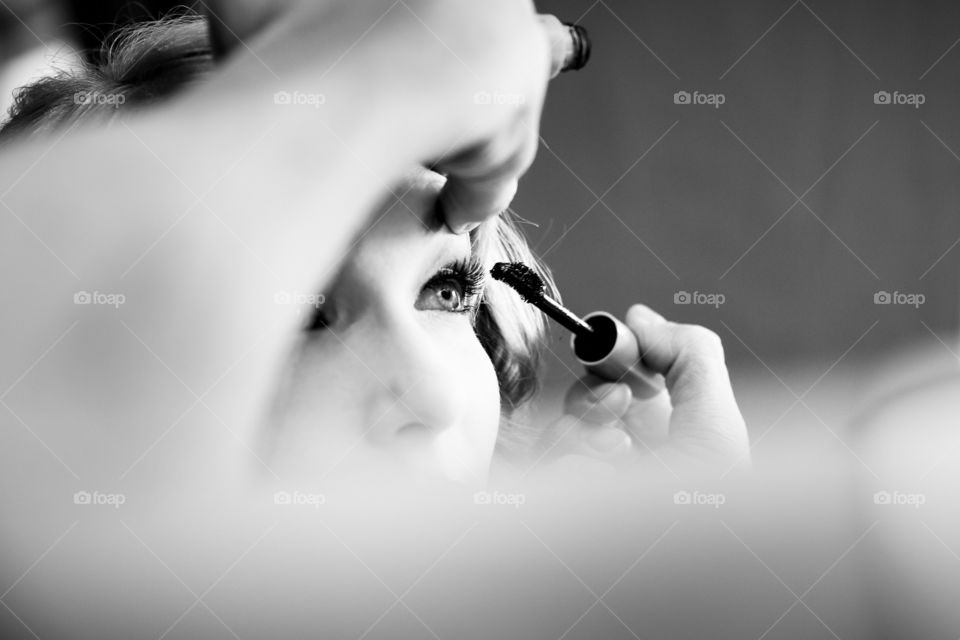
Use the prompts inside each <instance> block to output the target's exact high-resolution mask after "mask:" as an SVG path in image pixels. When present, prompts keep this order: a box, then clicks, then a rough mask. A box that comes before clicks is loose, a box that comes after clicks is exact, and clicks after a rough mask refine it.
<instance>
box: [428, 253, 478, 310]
mask: <svg viewBox="0 0 960 640" xmlns="http://www.w3.org/2000/svg"><path fill="white" fill-rule="evenodd" d="M485 278H486V270H485V269H484V268H483V265H482V264H481V263H480V261H479V260H477V259H476V258H470V259H469V260H458V261H457V262H454V263H452V264H449V265H447V266H445V267H442V268H441V269H440V270H439V271H437V273H436V274H435V275H434V276H433V277H432V278H430V279H429V280H428V281H427V282H426V284H424V285H423V287H422V288H423V289H427V288H429V287H437V286H440V285H442V284H443V283H444V282H448V281H450V280H453V281H454V282H456V283H457V284H459V285H460V288H461V289H462V291H463V309H462V310H461V311H456V312H454V313H473V312H475V311H476V309H477V306H478V305H479V303H480V300H479V298H480V296H481V294H482V293H483V284H484V280H485Z"/></svg>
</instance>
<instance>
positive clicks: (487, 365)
mask: <svg viewBox="0 0 960 640" xmlns="http://www.w3.org/2000/svg"><path fill="white" fill-rule="evenodd" d="M459 341H460V343H461V353H463V371H464V380H465V384H467V385H469V386H468V394H467V395H468V397H469V398H471V400H470V404H471V405H472V406H471V411H470V412H469V413H468V415H467V416H466V420H468V421H469V422H470V425H469V428H470V429H471V431H472V432H473V433H475V434H477V438H478V440H479V441H480V444H481V446H483V447H484V450H485V451H488V452H489V453H490V456H491V457H492V455H493V447H494V445H495V444H496V440H497V432H498V430H499V427H500V385H499V383H498V382H497V372H496V370H495V369H494V367H493V362H491V361H490V358H489V356H487V352H486V351H484V349H483V347H482V346H481V345H480V341H479V340H478V339H477V337H476V336H475V335H474V334H473V332H472V331H471V332H470V334H469V336H463V337H461V338H459Z"/></svg>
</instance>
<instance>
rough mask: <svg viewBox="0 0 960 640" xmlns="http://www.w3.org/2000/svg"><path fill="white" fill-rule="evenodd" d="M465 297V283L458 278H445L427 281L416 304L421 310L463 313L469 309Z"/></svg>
mask: <svg viewBox="0 0 960 640" xmlns="http://www.w3.org/2000/svg"><path fill="white" fill-rule="evenodd" d="M464 298H465V296H464V291H463V285H461V284H460V283H459V282H457V281H456V280H449V279H445V280H442V281H440V282H435V283H427V285H426V286H425V287H424V288H423V290H422V291H420V296H419V297H418V298H417V303H416V305H414V306H415V307H416V308H417V309H419V310H420V311H447V312H450V313H463V312H464V311H469V307H467V306H466V301H465V300H464Z"/></svg>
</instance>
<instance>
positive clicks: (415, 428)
mask: <svg viewBox="0 0 960 640" xmlns="http://www.w3.org/2000/svg"><path fill="white" fill-rule="evenodd" d="M435 435H436V434H435V433H434V432H433V429H431V428H430V427H428V426H427V425H425V424H423V423H421V422H411V423H409V424H405V425H403V426H402V427H400V428H399V429H397V439H399V440H400V441H401V442H404V443H406V444H411V445H416V444H426V443H427V442H429V441H431V440H432V439H433V437H434V436H435Z"/></svg>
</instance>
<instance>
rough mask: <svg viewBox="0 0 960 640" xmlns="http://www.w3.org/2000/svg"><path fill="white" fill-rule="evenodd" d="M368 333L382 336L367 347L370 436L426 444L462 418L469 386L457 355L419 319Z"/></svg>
mask: <svg viewBox="0 0 960 640" xmlns="http://www.w3.org/2000/svg"><path fill="white" fill-rule="evenodd" d="M368 335H375V336H377V338H376V339H375V340H374V341H372V342H371V343H370V344H368V345H367V348H366V349H365V351H366V352H367V354H368V355H367V359H368V361H369V362H370V374H371V377H373V380H371V384H370V387H369V388H370V390H371V392H370V396H369V403H368V417H369V422H368V424H370V425H372V426H371V428H370V431H369V433H368V435H369V436H370V437H371V439H373V440H376V441H378V442H380V443H391V442H394V441H400V442H403V443H405V444H420V443H427V442H430V441H433V440H435V439H436V438H437V437H438V436H439V435H440V434H441V433H444V432H447V431H449V430H452V429H455V428H456V427H457V425H459V424H460V423H461V422H462V421H463V420H462V418H463V415H464V412H465V411H466V408H467V407H468V405H469V397H468V394H469V390H468V389H466V388H465V386H466V385H465V383H464V382H463V380H462V376H458V372H457V360H456V355H455V354H451V353H446V352H443V350H442V349H440V348H439V346H438V344H437V342H436V341H434V340H431V339H430V336H429V334H428V333H427V331H425V330H424V328H422V327H421V326H419V325H418V324H417V323H416V322H404V321H389V322H385V323H382V324H381V326H380V327H379V330H378V331H375V332H370V333H369V334H368ZM449 437H450V434H447V435H446V436H445V438H449Z"/></svg>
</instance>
